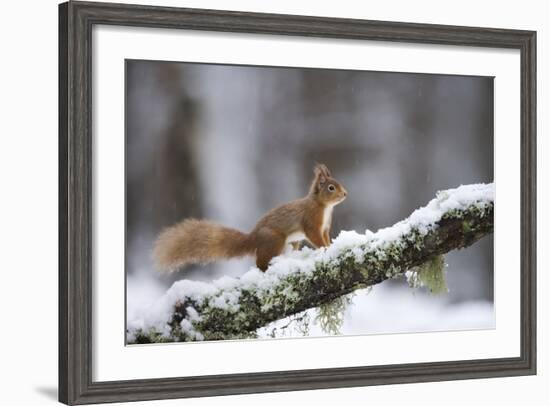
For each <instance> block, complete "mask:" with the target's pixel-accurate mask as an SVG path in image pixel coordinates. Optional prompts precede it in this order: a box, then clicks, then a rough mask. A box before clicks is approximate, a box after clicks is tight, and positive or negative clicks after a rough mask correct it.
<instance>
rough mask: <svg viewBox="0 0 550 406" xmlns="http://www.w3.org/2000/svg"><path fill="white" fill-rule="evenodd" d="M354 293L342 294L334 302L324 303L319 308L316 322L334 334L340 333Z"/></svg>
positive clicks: (327, 331) (328, 332) (324, 329)
mask: <svg viewBox="0 0 550 406" xmlns="http://www.w3.org/2000/svg"><path fill="white" fill-rule="evenodd" d="M353 296H354V294H353V293H352V294H350V295H345V296H340V297H338V298H336V299H334V300H333V301H332V302H329V303H324V304H322V305H321V306H319V307H318V309H317V316H316V317H315V321H314V322H315V323H316V324H317V323H319V325H320V327H321V329H322V330H323V331H324V332H325V333H327V334H332V335H339V334H340V328H342V324H343V323H344V314H345V312H346V308H347V307H348V305H350V304H351V303H352V302H353Z"/></svg>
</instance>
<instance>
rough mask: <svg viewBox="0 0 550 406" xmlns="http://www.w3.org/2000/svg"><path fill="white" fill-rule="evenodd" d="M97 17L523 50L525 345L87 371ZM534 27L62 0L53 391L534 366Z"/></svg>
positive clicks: (168, 389) (373, 379)
mask: <svg viewBox="0 0 550 406" xmlns="http://www.w3.org/2000/svg"><path fill="white" fill-rule="evenodd" d="M94 24H109V25H119V26H139V27H154V28H181V29H196V30H209V31H222V32H242V33H256V34H284V35H295V36H312V37H322V38H345V39H357V40H362V39H363V40H380V41H398V42H409V43H430V44H445V45H462V46H464V45H466V46H478V47H491V48H514V49H519V50H520V53H521V135H520V136H521V152H520V153H521V323H520V326H521V355H520V356H519V357H517V358H500V359H477V360H471V361H451V362H432V363H417V364H400V365H384V366H369V367H351V368H327V369H315V370H293V371H283V372H266V373H245V374H243V373H241V374H230V375H217V376H197V377H182V378H165V379H146V380H129V381H109V382H93V381H92V374H91V373H92V371H91V368H92V340H91V337H92V309H91V306H92V276H91V273H92V256H93V253H92V239H91V237H92V235H91V233H92V231H91V230H92V223H91V222H92V217H91V213H92V206H91V205H92V199H91V197H92V195H91V185H92V153H93V151H92V132H91V128H92V127H91V112H92V100H91V86H92V77H91V62H92V61H91V59H92V53H91V49H92V48H91V47H92V36H91V32H92V27H93V25H94ZM535 126H536V33H535V32H533V31H519V30H504V29H488V28H474V27H456V26H442V25H429V24H410V23H395V22H383V21H365V20H352V19H335V18H319V17H305V16H293V15H276V14H259V13H243V12H230V11H217V10H199V9H181V8H168V7H148V6H136V5H122V4H110V3H86V2H68V3H63V4H60V6H59V400H60V401H61V402H63V403H67V404H86V403H98V402H113V401H132V400H148V399H167V398H184V397H194V396H216V395H229V394H244V393H258V392H277V391H290V390H304V389H317V388H341V387H352V386H364V385H378V384H394V383H405V382H426V381H441V380H452V379H470V378H487V377H499V376H515V375H530V374H535V373H536V307H535V306H536V251H535V250H536V127H535Z"/></svg>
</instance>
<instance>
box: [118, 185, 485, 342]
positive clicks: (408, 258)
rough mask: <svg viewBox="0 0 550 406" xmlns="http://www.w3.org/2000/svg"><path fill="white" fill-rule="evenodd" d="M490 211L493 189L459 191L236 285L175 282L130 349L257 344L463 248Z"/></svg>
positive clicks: (231, 281) (289, 257) (280, 260)
mask: <svg viewBox="0 0 550 406" xmlns="http://www.w3.org/2000/svg"><path fill="white" fill-rule="evenodd" d="M493 209H494V185H493V184H474V185H465V186H460V187H458V188H456V189H450V190H446V191H441V192H439V193H438V194H437V196H436V198H435V199H433V200H431V201H430V202H429V203H428V205H426V206H425V207H422V208H420V209H417V210H416V211H414V212H413V213H412V214H411V216H410V217H409V218H407V219H405V220H403V221H400V222H399V223H397V224H395V225H393V226H391V227H388V228H384V229H381V230H379V231H378V232H376V233H373V232H371V231H368V230H367V231H366V232H365V233H364V234H358V233H356V232H354V231H342V232H341V233H340V235H339V236H338V237H337V238H336V239H334V240H333V242H332V244H331V245H330V246H329V247H327V248H321V249H317V250H312V249H309V248H303V249H302V250H301V251H294V252H292V253H289V254H285V255H281V256H279V257H277V258H274V259H273V261H272V263H271V266H270V267H269V269H268V270H267V271H266V272H265V273H262V272H261V271H260V270H258V269H257V268H252V269H251V270H249V271H248V272H247V273H245V274H244V275H243V276H241V277H240V278H230V277H223V278H221V279H218V280H216V281H214V282H212V283H204V282H195V281H189V280H182V281H179V282H176V283H174V284H173V285H172V287H171V288H170V289H169V290H168V291H167V292H166V294H165V295H164V296H163V297H162V298H161V299H160V300H159V301H158V302H157V303H155V304H154V305H153V306H152V307H151V308H150V309H149V310H148V311H147V312H146V313H145V314H143V315H142V317H141V318H139V319H135V320H129V321H128V330H127V338H128V342H129V343H147V342H170V341H196V340H219V339H231V338H246V337H254V336H255V332H256V330H257V329H258V328H260V327H262V326H265V325H267V324H268V323H270V322H273V321H275V320H279V319H282V318H285V317H288V316H290V315H293V314H296V313H299V312H302V311H304V310H306V309H309V308H313V307H317V306H320V305H323V304H326V303H329V302H331V301H333V300H334V299H337V298H339V297H342V296H343V295H346V294H348V293H350V292H353V291H354V290H356V289H361V288H365V287H368V286H372V285H375V284H378V283H380V282H382V281H384V280H386V279H390V278H395V277H397V276H401V275H405V273H406V272H407V270H410V269H412V268H414V267H417V266H419V265H422V264H423V263H425V262H427V261H430V260H431V259H433V258H434V257H436V256H438V255H441V254H445V253H447V252H449V251H451V250H454V249H460V248H464V247H468V246H469V245H471V244H473V243H474V242H475V241H477V240H479V239H480V238H482V237H483V236H485V235H487V234H489V233H491V232H492V231H493Z"/></svg>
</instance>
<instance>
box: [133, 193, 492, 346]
mask: <svg viewBox="0 0 550 406" xmlns="http://www.w3.org/2000/svg"><path fill="white" fill-rule="evenodd" d="M493 201H494V184H493V183H490V184H471V185H462V186H459V187H457V188H455V189H449V190H445V191H440V192H438V193H437V195H436V197H435V198H434V199H432V200H431V201H430V202H429V203H428V204H427V205H426V206H424V207H421V208H419V209H417V210H415V211H414V212H413V213H412V214H411V216H410V217H409V218H407V219H405V220H403V221H400V222H398V223H396V224H395V225H393V226H391V227H387V228H383V229H380V230H378V231H377V232H376V233H373V232H372V231H370V230H366V231H365V233H364V234H359V233H357V232H356V231H342V232H341V233H340V234H339V235H338V237H336V238H335V239H334V240H333V241H332V244H331V245H330V246H329V247H327V248H320V249H317V250H313V249H310V248H307V247H305V248H303V249H302V250H300V251H292V252H290V253H285V254H283V255H281V256H279V257H276V258H273V260H272V262H271V264H270V267H269V269H268V270H267V271H266V272H265V273H263V272H261V271H260V270H259V269H257V268H256V267H251V269H250V270H249V271H248V272H246V273H245V274H244V275H242V276H241V277H240V278H233V277H229V276H224V277H222V278H220V279H217V280H215V281H213V282H212V283H205V282H197V281H190V280H182V281H178V282H175V283H174V284H173V285H172V287H170V289H168V291H167V292H166V293H165V294H164V295H163V296H162V297H160V298H159V299H158V300H156V301H155V302H154V303H152V304H150V306H149V307H148V308H146V309H140V313H139V314H137V313H136V312H129V313H128V330H129V335H128V337H129V338H131V337H133V334H134V332H135V330H137V329H144V330H147V329H149V328H154V329H155V330H157V331H158V332H160V333H162V334H163V335H167V334H169V330H167V323H168V322H169V321H170V319H171V317H172V312H173V308H174V304H175V303H177V302H178V301H182V300H183V299H184V298H189V299H191V300H192V301H193V302H195V303H196V304H197V305H199V306H200V305H201V304H203V303H204V301H205V300H207V299H208V300H209V306H210V307H216V308H220V309H222V310H226V311H229V312H236V311H238V310H239V297H240V292H241V290H252V291H255V294H256V295H257V296H258V297H262V296H263V295H265V294H268V293H269V292H270V291H272V290H273V288H274V287H275V286H277V284H279V283H280V282H281V281H282V280H283V279H285V278H287V277H288V276H290V275H293V274H296V273H300V274H308V273H311V272H313V271H314V269H315V267H316V264H318V263H325V264H330V262H331V261H334V260H335V259H336V258H338V257H339V256H341V255H353V256H354V257H355V259H356V260H357V261H359V262H360V261H362V260H363V258H364V256H365V254H366V253H373V252H374V253H377V254H378V253H381V254H384V253H383V252H382V251H381V249H383V248H385V247H387V246H388V245H390V244H400V243H402V242H403V238H405V237H406V236H408V235H410V234H411V232H412V231H413V230H414V231H416V232H417V233H419V234H420V235H425V234H426V233H428V232H429V231H430V230H431V229H433V228H434V227H437V225H436V223H437V222H438V221H439V220H441V218H442V216H443V215H444V214H445V213H447V212H449V211H451V210H467V209H468V208H471V207H472V206H476V207H479V208H484V207H486V206H487V205H488V204H490V203H492V202H493ZM411 277H412V274H409V275H408V276H407V279H408V280H409V279H410V278H411ZM289 293H290V292H289ZM188 309H189V310H190V311H189V310H188V311H187V315H186V317H187V319H185V320H184V321H183V322H182V323H183V324H182V326H181V327H182V329H183V331H186V332H188V333H190V334H191V333H193V328H192V323H191V322H190V321H189V320H191V321H194V320H198V319H197V317H199V315H198V313H197V311H196V310H195V309H193V308H192V307H189V308H188Z"/></svg>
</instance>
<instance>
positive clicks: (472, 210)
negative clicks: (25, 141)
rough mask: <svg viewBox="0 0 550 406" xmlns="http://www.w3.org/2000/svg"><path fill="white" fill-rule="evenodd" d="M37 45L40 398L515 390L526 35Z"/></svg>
mask: <svg viewBox="0 0 550 406" xmlns="http://www.w3.org/2000/svg"><path fill="white" fill-rule="evenodd" d="M59 30H60V36H59V38H60V47H59V50H60V53H59V79H60V80H59V94H60V97H59V100H60V108H59V112H60V113H59V114H60V124H59V127H60V130H59V133H60V136H59V150H60V154H59V156H60V175H59V176H60V180H59V184H60V192H59V193H60V199H59V201H60V207H59V212H60V226H59V238H60V261H59V262H60V269H59V285H60V307H59V311H60V324H59V354H60V355H59V371H60V372H59V387H60V388H59V398H60V401H61V402H63V403H66V404H84V403H98V402H113V401H133V400H149V399H165V398H180V397H181V398H183V397H194V396H214V395H227V394H244V393H258V392H273V391H288V390H305V389H316V388H337V387H351V386H363V385H376V384H388V383H405V382H424V381H437V380H451V379H467V378H482V377H498V376H514V375H528V374H535V373H536V341H535V339H536V330H535V328H536V326H535V319H536V309H535V303H536V296H535V292H536V289H535V288H536V285H535V284H536V269H535V264H536V260H535V247H536V227H535V224H536V222H535V216H536V206H535V201H536V198H535V197H536V190H535V184H536V178H535V175H536V173H535V168H536V162H535V156H536V153H535V152H536V151H535V145H536V142H535V141H536V138H535V137H536V128H535V114H536V109H535V105H536V95H535V89H536V87H535V79H536V77H535V76H536V73H535V72H536V59H535V38H536V34H535V32H532V31H518V30H506V29H491V28H474V27H455V26H440V25H427V24H411V23H397V22H381V21H366V20H351V19H335V18H319V17H307V16H290V15H274V14H258V13H243V12H230V11H218V10H200V9H180V8H165V7H148V6H138V5H122V4H110V3H85V2H68V3H63V4H61V5H60V8H59ZM497 196H498V197H497ZM497 200H498V204H497V203H496V202H497Z"/></svg>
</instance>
